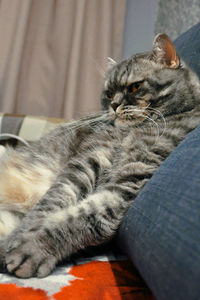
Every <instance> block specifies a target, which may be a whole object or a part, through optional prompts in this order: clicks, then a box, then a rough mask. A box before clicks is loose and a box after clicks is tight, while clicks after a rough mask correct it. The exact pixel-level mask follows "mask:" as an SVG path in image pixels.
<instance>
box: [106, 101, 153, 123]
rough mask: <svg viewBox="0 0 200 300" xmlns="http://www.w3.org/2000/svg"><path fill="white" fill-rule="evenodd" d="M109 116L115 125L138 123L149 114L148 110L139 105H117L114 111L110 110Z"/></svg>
mask: <svg viewBox="0 0 200 300" xmlns="http://www.w3.org/2000/svg"><path fill="white" fill-rule="evenodd" d="M110 113H111V118H112V121H113V122H114V124H115V125H117V124H119V125H120V124H122V125H129V124H131V125H138V124H141V123H142V122H143V121H144V120H146V119H147V117H148V116H149V112H148V110H147V109H145V108H139V107H132V106H131V107H128V106H127V107H126V106H125V107H123V108H122V107H120V106H119V107H118V108H117V109H116V111H113V110H112V111H111V112H110Z"/></svg>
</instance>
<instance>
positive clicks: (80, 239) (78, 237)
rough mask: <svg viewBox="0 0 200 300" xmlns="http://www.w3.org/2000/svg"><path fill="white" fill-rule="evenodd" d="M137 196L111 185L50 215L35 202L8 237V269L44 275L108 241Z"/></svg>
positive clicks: (125, 189) (26, 274) (130, 191)
mask: <svg viewBox="0 0 200 300" xmlns="http://www.w3.org/2000/svg"><path fill="white" fill-rule="evenodd" d="M134 197H135V194H134V191H133V189H131V188H128V187H126V188H122V189H121V191H114V190H113V188H112V186H108V187H107V188H105V189H103V190H101V191H99V192H96V193H94V194H92V195H90V196H88V197H87V198H86V199H85V200H84V201H82V202H80V203H79V204H78V205H76V206H70V207H69V208H63V209H59V210H58V209H56V210H52V211H50V212H49V213H48V214H44V212H43V210H42V207H40V210H39V207H37V205H36V207H35V208H34V209H33V210H32V211H31V212H30V213H29V216H28V217H25V218H24V220H23V222H22V223H23V224H22V226H21V227H20V228H19V229H17V230H16V231H15V232H14V233H13V234H12V235H11V236H10V238H9V240H8V248H7V255H6V264H7V269H8V271H9V272H10V273H13V274H15V275H16V276H19V277H24V278H25V277H31V276H37V277H44V276H47V275H48V274H49V273H50V272H51V271H52V269H53V268H54V267H55V265H56V264H57V263H58V262H59V261H61V260H62V259H64V258H65V257H68V256H70V255H71V254H73V253H75V252H77V251H78V250H80V249H84V248H86V247H87V246H92V245H98V244H101V243H103V242H106V241H108V240H109V239H111V238H112V237H113V236H114V234H115V233H116V230H117V228H118V226H119V224H120V222H121V220H122V218H123V216H124V214H125V212H126V210H127V209H128V207H129V205H130V202H131V200H132V199H133V198H134ZM41 216H43V217H42V218H41ZM44 216H45V217H44ZM33 220H34V221H33Z"/></svg>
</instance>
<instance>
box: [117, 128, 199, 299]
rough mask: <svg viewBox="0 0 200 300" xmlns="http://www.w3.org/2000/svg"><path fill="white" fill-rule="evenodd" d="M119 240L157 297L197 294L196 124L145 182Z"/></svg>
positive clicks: (191, 297)
mask: <svg viewBox="0 0 200 300" xmlns="http://www.w3.org/2000/svg"><path fill="white" fill-rule="evenodd" d="M118 242H119V245H120V247H121V248H123V250H125V252H126V253H127V254H128V255H129V257H130V258H131V260H132V261H133V262H134V263H135V265H136V266H137V267H138V269H139V271H140V273H141V275H142V276H143V278H144V279H145V280H146V282H147V284H148V285H149V287H150V288H151V289H152V291H153V293H154V295H155V296H156V297H157V299H166V300H169V299H170V300H172V299H174V300H179V299H180V300H184V299H187V300H192V299H196V300H197V299H200V127H198V128H197V129H196V130H194V131H193V132H192V133H191V134H189V135H188V137H187V138H186V139H185V141H184V142H183V143H182V144H180V145H179V146H178V147H177V149H176V150H175V151H174V152H173V153H172V154H171V155H170V156H169V158H168V159H167V160H166V161H165V162H164V163H163V165H162V166H161V167H160V168H159V170H158V171H157V172H156V174H155V175H154V176H153V177H152V179H151V180H150V181H149V182H148V183H147V184H146V186H145V187H144V189H143V190H142V192H141V193H140V194H139V196H138V197H137V199H136V200H135V201H134V203H133V205H132V207H131V208H130V210H129V211H128V214H127V216H126V217H125V219H124V222H123V223H122V225H121V227H120V230H119V235H118Z"/></svg>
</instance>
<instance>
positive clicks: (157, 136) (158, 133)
mask: <svg viewBox="0 0 200 300" xmlns="http://www.w3.org/2000/svg"><path fill="white" fill-rule="evenodd" d="M138 116H140V117H144V118H145V119H148V120H149V121H151V122H152V123H153V124H154V125H156V129H157V135H156V138H155V144H156V143H157V142H158V139H159V138H160V130H159V128H160V126H159V125H158V123H157V122H155V121H154V120H153V119H152V118H150V117H148V116H146V115H143V114H141V115H138Z"/></svg>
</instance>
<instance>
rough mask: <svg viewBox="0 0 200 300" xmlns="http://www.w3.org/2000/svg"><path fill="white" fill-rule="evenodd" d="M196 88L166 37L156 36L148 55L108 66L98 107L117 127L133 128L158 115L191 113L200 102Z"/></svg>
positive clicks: (196, 81)
mask: <svg viewBox="0 0 200 300" xmlns="http://www.w3.org/2000/svg"><path fill="white" fill-rule="evenodd" d="M199 87H200V85H199V82H198V80H197V77H196V75H194V74H193V72H191V71H190V70H189V69H188V67H187V66H186V65H185V63H184V62H183V61H181V60H180V58H179V56H178V55H177V53H176V50H175V48H174V46H173V44H172V42H171V41H170V40H169V38H168V36H167V35H165V34H159V35H157V36H156V38H155V39H154V42H153V49H152V51H151V52H147V53H142V54H136V55H133V56H131V57H130V58H128V59H126V60H124V61H122V62H120V63H115V62H113V61H112V62H111V66H110V68H109V70H108V71H107V74H106V78H105V82H104V88H103V92H102V98H101V104H102V108H103V110H108V111H109V113H110V117H111V118H112V119H113V120H114V122H115V124H116V125H117V124H119V125H125V126H126V125H127V124H133V125H135V124H138V123H141V122H143V121H144V120H146V119H147V118H146V117H147V116H152V115H154V119H156V118H158V117H159V114H158V111H159V112H161V113H162V115H164V116H165V117H166V116H170V115H172V114H177V113H181V112H184V111H187V110H191V109H193V108H194V106H195V105H196V104H197V103H198V100H200V99H199ZM156 110H157V114H156Z"/></svg>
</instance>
